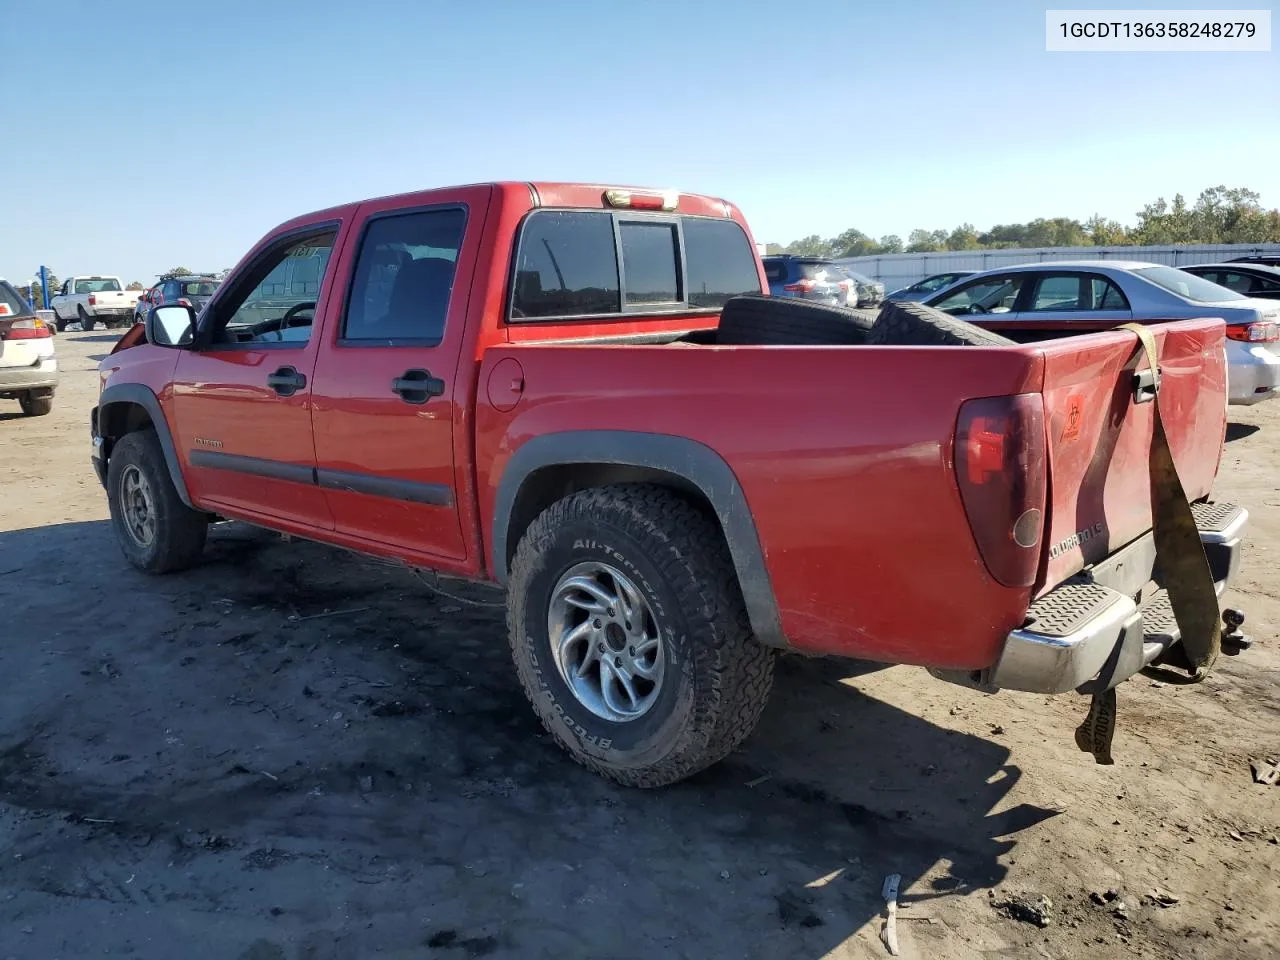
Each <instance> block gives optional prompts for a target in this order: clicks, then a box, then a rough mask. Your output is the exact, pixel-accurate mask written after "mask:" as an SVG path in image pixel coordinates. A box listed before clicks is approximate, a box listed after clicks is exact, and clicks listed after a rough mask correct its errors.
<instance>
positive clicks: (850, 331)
mask: <svg viewBox="0 0 1280 960" xmlns="http://www.w3.org/2000/svg"><path fill="white" fill-rule="evenodd" d="M875 322H876V321H875V317H873V316H870V315H868V312H867V311H858V310H850V309H849V308H848V307H835V306H830V305H828V304H825V303H814V302H812V301H810V300H796V299H793V298H791V297H767V296H761V295H748V296H743V297H730V298H729V300H727V301H726V302H725V305H724V309H723V310H722V311H721V313H720V329H719V332H718V333H717V334H716V343H718V344H724V345H735V346H749V345H765V344H767V345H798V346H804V345H811V346H816V345H824V346H825V345H837V346H839V345H860V344H865V343H867V333H868V331H870V330H871V327H872V325H873V324H874V323H875Z"/></svg>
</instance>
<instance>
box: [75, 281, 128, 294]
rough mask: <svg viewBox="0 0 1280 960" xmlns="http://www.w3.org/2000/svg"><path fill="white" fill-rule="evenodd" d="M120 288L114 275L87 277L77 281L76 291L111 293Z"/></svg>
mask: <svg viewBox="0 0 1280 960" xmlns="http://www.w3.org/2000/svg"><path fill="white" fill-rule="evenodd" d="M119 289H120V281H119V280H116V279H115V278H114V277H86V278H85V279H83V280H77V281H76V293H111V292H113V291H116V290H119Z"/></svg>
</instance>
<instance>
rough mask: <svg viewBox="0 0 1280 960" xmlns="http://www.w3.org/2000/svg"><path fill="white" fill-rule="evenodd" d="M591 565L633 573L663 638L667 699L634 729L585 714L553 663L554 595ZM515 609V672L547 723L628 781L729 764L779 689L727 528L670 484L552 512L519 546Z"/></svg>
mask: <svg viewBox="0 0 1280 960" xmlns="http://www.w3.org/2000/svg"><path fill="white" fill-rule="evenodd" d="M586 560H596V561H600V562H604V563H607V564H610V565H613V566H614V567H616V568H617V569H619V570H620V572H623V573H625V574H626V575H627V576H629V577H630V578H632V580H633V581H634V582H635V583H636V584H637V586H638V587H639V588H640V590H641V592H642V593H643V594H644V596H645V600H646V602H648V603H649V604H650V606H651V608H652V610H653V613H654V615H655V619H656V620H657V622H658V624H659V629H660V631H661V634H662V637H663V643H664V648H663V650H664V657H665V659H666V666H665V670H666V673H665V675H664V677H663V681H662V688H661V693H660V695H659V698H658V700H657V701H656V702H655V703H654V704H653V706H652V708H651V709H650V710H649V712H647V713H646V714H644V715H643V716H641V717H639V718H638V719H635V720H631V721H629V722H624V723H617V722H611V721H608V720H604V719H602V718H600V717H598V716H596V715H595V714H593V713H592V712H591V711H589V710H588V709H586V707H584V706H583V705H582V703H580V702H579V701H578V699H577V698H576V697H575V696H574V694H573V693H572V692H571V691H570V689H569V687H568V686H567V685H566V684H565V682H564V680H563V679H562V677H561V676H560V674H559V671H558V670H557V669H556V666H555V661H554V659H553V657H552V652H551V647H550V644H551V640H550V634H549V629H548V624H547V616H548V607H549V603H550V601H551V597H552V591H553V590H554V589H555V585H556V583H557V581H558V580H559V578H560V577H561V576H562V574H563V573H564V572H565V571H566V570H568V569H569V567H571V566H573V565H574V564H576V563H579V562H582V561H586ZM507 611H508V612H507V627H508V633H509V639H510V643H511V654H512V657H513V659H514V661H515V666H516V672H517V674H518V676H519V678H520V683H521V685H522V686H523V687H524V691H525V694H526V695H527V696H528V698H529V701H530V703H532V704H533V708H534V711H535V712H536V713H537V715H538V717H539V719H541V721H542V724H543V726H544V727H545V728H546V729H547V731H548V732H549V733H550V734H551V735H552V736H553V737H554V738H555V739H556V741H557V742H559V743H560V745H561V746H562V747H564V748H565V750H567V751H568V752H569V753H570V754H571V755H572V756H573V757H574V759H575V760H577V761H578V762H579V763H581V764H582V765H583V766H585V767H587V768H588V769H590V770H593V771H595V772H596V773H599V774H601V775H603V776H605V777H608V778H609V779H611V780H614V781H616V782H618V783H621V784H623V785H625V786H633V787H661V786H666V785H668V784H671V783H675V782H676V781H679V780H683V779H684V778H686V777H688V776H691V775H692V774H694V773H697V772H698V771H699V770H702V769H704V768H706V767H709V766H711V765H712V764H714V763H716V762H718V761H719V760H722V759H724V757H726V756H727V755H728V754H729V753H730V752H732V751H733V749H734V748H735V747H737V746H738V745H739V744H740V743H741V742H742V741H743V740H744V739H746V737H747V736H748V735H749V734H750V733H751V731H752V730H753V729H754V728H755V725H756V722H757V721H758V720H759V718H760V713H761V711H763V709H764V706H765V703H766V701H767V700H768V697H769V690H770V688H771V687H772V684H773V661H774V652H773V651H772V650H770V649H768V648H766V647H764V646H763V645H762V644H760V643H759V642H758V641H757V640H756V639H755V637H754V636H753V635H752V633H751V627H750V624H749V622H748V620H747V614H746V609H745V607H744V605H743V600H742V592H741V590H740V589H739V586H738V582H737V577H736V575H735V573H734V567H733V562H732V560H731V559H730V557H729V553H728V548H727V547H726V546H725V543H724V540H723V538H722V536H721V534H720V531H719V529H718V528H717V527H716V526H715V524H714V523H713V522H712V521H711V519H710V518H709V517H708V516H707V515H706V514H705V513H704V512H703V511H701V510H699V509H698V508H697V507H695V506H694V505H693V504H691V503H690V502H688V501H687V500H684V499H682V498H681V497H679V496H677V495H675V494H674V493H672V492H671V491H669V490H666V489H663V488H661V487H655V486H648V485H641V484H621V485H616V486H609V487H599V488H596V489H592V490H584V491H580V492H578V493H575V494H573V495H571V496H569V497H566V498H565V499H563V500H560V501H559V502H557V503H555V504H553V505H552V506H550V507H548V508H547V509H546V510H545V511H543V513H542V514H541V515H539V516H538V517H537V518H536V519H535V520H534V521H533V523H532V524H530V526H529V529H528V530H527V531H526V533H525V535H524V537H523V538H522V539H521V541H520V545H519V547H518V548H517V549H516V555H515V558H514V560H513V562H512V565H511V579H510V585H509V593H508V603H507Z"/></svg>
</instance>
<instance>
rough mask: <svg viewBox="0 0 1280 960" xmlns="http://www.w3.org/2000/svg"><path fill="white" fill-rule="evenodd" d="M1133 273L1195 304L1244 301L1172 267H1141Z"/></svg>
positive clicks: (1206, 281)
mask: <svg viewBox="0 0 1280 960" xmlns="http://www.w3.org/2000/svg"><path fill="white" fill-rule="evenodd" d="M1133 272H1134V273H1135V274H1137V275H1138V276H1140V277H1142V279H1143V280H1150V281H1151V282H1152V283H1154V284H1155V285H1156V286H1157V287H1163V288H1164V289H1165V290H1168V291H1169V292H1170V293H1176V294H1177V295H1178V296H1180V297H1182V299H1184V300H1191V301H1193V302H1195V303H1222V302H1223V301H1225V300H1244V299H1245V297H1243V296H1241V295H1240V294H1238V293H1236V292H1235V291H1234V290H1228V289H1227V288H1226V287H1220V286H1218V285H1217V284H1216V283H1210V282H1209V281H1208V280H1205V279H1204V278H1203V277H1197V276H1196V275H1195V274H1194V273H1187V271H1185V270H1175V269H1174V268H1173V267H1142V268H1140V269H1138V270H1135V271H1133Z"/></svg>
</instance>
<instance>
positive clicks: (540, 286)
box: [511, 211, 621, 319]
mask: <svg viewBox="0 0 1280 960" xmlns="http://www.w3.org/2000/svg"><path fill="white" fill-rule="evenodd" d="M619 291H620V287H619V284H618V255H617V250H616V248H615V247H614V242H613V217H612V216H611V215H610V214H608V213H604V212H600V213H595V212H582V213H578V212H561V211H545V212H540V213H535V214H534V215H533V216H531V217H530V218H529V220H528V222H526V223H525V227H524V232H523V234H522V236H521V240H520V262H519V264H518V265H517V267H516V279H515V293H514V296H513V298H512V306H511V315H512V316H513V317H516V318H530V319H532V318H537V317H574V316H586V315H590V314H600V313H618V312H619V311H620V310H621V303H620V299H619Z"/></svg>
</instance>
